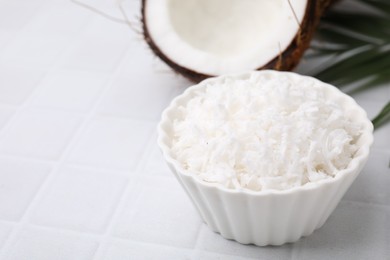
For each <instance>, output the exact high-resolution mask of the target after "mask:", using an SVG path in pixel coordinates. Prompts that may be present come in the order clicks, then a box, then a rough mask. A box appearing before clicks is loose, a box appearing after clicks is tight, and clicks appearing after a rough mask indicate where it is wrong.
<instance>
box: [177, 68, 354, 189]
mask: <svg viewBox="0 0 390 260" xmlns="http://www.w3.org/2000/svg"><path fill="white" fill-rule="evenodd" d="M275 75H276V74H251V76H250V77H248V78H245V79H239V78H234V79H233V78H230V79H229V78H226V79H225V80H223V81H208V82H207V83H206V85H205V86H203V87H202V88H199V89H197V90H196V91H194V93H193V95H192V98H191V99H189V100H188V102H186V104H184V105H182V106H179V107H178V116H177V118H176V119H175V120H174V122H173V135H174V136H173V140H172V145H171V152H172V154H173V156H174V158H175V159H176V160H177V161H178V162H179V163H180V164H181V166H182V167H183V168H184V169H186V170H187V171H188V172H190V173H191V174H195V175H197V176H198V177H199V178H201V179H202V180H204V181H206V182H212V183H220V184H222V185H224V186H225V187H227V188H231V189H242V188H244V189H250V190H254V191H260V190H269V189H274V190H285V189H290V188H292V187H297V186H302V185H305V184H307V183H312V182H318V181H321V180H323V179H328V178H333V177H334V176H335V175H336V174H337V172H339V171H340V170H342V169H345V168H346V167H347V166H348V164H349V162H350V161H351V160H352V158H353V156H354V154H355V152H356V150H357V146H356V144H355V143H356V141H357V139H358V138H359V136H360V134H361V126H360V125H359V124H357V123H354V122H353V121H352V120H351V119H350V118H349V117H347V116H346V111H344V109H343V107H342V104H339V103H338V102H337V100H332V99H331V98H329V97H327V94H326V88H329V86H327V85H325V84H319V83H320V82H318V81H315V80H313V79H311V78H308V77H292V76H288V74H278V76H275Z"/></svg>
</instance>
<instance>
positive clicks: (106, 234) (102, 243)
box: [92, 133, 154, 260]
mask: <svg viewBox="0 0 390 260" xmlns="http://www.w3.org/2000/svg"><path fill="white" fill-rule="evenodd" d="M150 137H153V133H150ZM152 141H154V140H153V139H150V141H149V142H148V143H147V144H146V149H145V150H144V152H143V153H142V156H141V159H140V162H145V161H146V158H147V155H148V154H149V151H150V150H151V147H152ZM143 166H144V163H138V165H137V167H136V169H135V171H134V173H135V174H134V179H133V181H129V182H128V183H127V184H126V185H125V188H124V189H123V192H122V194H121V196H120V198H119V200H118V203H117V205H116V208H115V209H114V210H113V214H112V215H111V219H110V220H109V222H108V224H107V226H106V230H105V232H104V234H103V236H102V239H101V241H100V244H99V246H98V248H97V250H96V251H95V254H94V256H93V258H92V259H93V260H95V259H99V258H101V257H102V254H103V250H104V249H105V248H106V246H107V245H108V241H109V238H110V234H111V232H112V231H113V229H114V225H115V223H116V220H117V219H118V218H119V215H120V213H121V212H122V209H123V207H124V204H125V203H126V198H127V196H128V194H129V192H130V188H131V187H132V186H133V185H135V184H136V183H138V182H139V180H140V178H141V171H142V169H143ZM115 239H121V238H118V237H115ZM124 240H126V239H124ZM126 241H131V240H126Z"/></svg>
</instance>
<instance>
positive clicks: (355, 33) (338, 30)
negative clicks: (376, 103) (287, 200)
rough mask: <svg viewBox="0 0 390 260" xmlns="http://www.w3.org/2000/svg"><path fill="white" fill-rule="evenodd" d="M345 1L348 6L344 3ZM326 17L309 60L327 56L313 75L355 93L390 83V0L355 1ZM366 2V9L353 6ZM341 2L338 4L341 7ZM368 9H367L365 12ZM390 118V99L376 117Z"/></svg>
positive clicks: (377, 120)
mask: <svg viewBox="0 0 390 260" xmlns="http://www.w3.org/2000/svg"><path fill="white" fill-rule="evenodd" d="M343 4H344V6H343ZM349 4H350V5H349V6H348V3H347V4H345V3H341V5H342V6H343V7H344V8H342V7H341V8H337V9H336V8H332V9H330V10H329V11H328V13H327V14H326V15H325V16H324V17H323V18H322V20H321V23H320V25H319V28H318V30H317V33H316V36H315V39H314V40H313V41H312V44H311V48H310V50H309V51H308V52H307V54H306V56H305V57H306V59H307V60H310V59H318V58H323V59H324V58H327V59H326V61H325V62H323V63H322V65H321V66H319V67H317V68H314V69H313V70H312V71H311V72H310V73H309V74H311V75H312V76H315V77H317V78H319V79H321V80H323V81H326V82H329V83H332V84H335V85H337V86H340V87H341V88H343V87H347V86H351V85H353V86H354V88H353V89H352V90H351V91H349V94H353V93H356V92H359V91H368V90H369V89H371V88H374V87H376V86H380V85H383V84H390V1H389V0H354V1H349ZM356 5H357V6H359V5H360V6H362V5H364V6H365V7H366V8H364V9H363V8H360V9H359V8H351V7H354V6H356ZM337 6H338V5H336V7H337ZM362 10H364V11H362ZM388 121H390V102H388V103H387V104H386V105H385V107H384V108H383V109H382V111H381V112H380V113H379V114H378V115H377V116H376V117H375V118H374V119H373V123H374V125H375V127H379V126H380V125H383V124H384V123H385V122H388Z"/></svg>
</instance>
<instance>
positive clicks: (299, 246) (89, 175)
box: [0, 0, 390, 260]
mask: <svg viewBox="0 0 390 260" xmlns="http://www.w3.org/2000/svg"><path fill="white" fill-rule="evenodd" d="M112 2H113V1H112V0H98V1H92V0H89V4H91V5H93V6H95V7H98V8H100V9H102V10H105V11H106V12H108V13H110V14H112V15H115V16H117V17H120V13H119V12H118V9H117V8H116V7H115V5H114V4H113V3H112ZM125 7H126V10H127V11H128V12H129V16H130V17H131V18H132V19H133V20H134V17H136V15H139V1H135V0H134V1H130V0H128V1H127V2H126V3H125ZM373 29H374V28H373ZM303 65H305V63H304V62H303ZM189 85H191V83H190V82H188V81H186V80H184V79H183V78H181V77H180V76H176V75H174V74H173V73H172V72H170V70H169V69H168V68H167V67H165V66H164V65H162V64H161V63H160V61H159V60H158V59H156V58H153V55H152V54H151V52H150V51H149V50H148V48H147V47H146V46H145V45H144V44H143V42H142V39H141V37H140V36H139V35H136V34H134V33H133V32H132V31H131V30H130V29H129V28H128V27H127V26H125V25H122V24H118V23H114V22H111V21H109V20H107V19H105V18H102V17H101V16H99V15H97V14H95V13H92V12H90V11H88V10H86V9H83V8H81V7H80V6H77V5H75V4H73V3H71V2H70V1H68V0H52V1H49V0H47V1H45V0H0V259H26V260H35V259H37V260H41V259H43V260H46V259H47V260H49V259H50V260H53V259H54V260H55V259H72V260H73V259H81V260H84V259H85V260H88V259H108V260H111V259H254V258H257V259H259V258H260V259H389V258H388V257H389V256H390V188H389V187H390V169H389V158H390V131H389V130H390V125H387V126H386V127H383V128H381V129H379V130H378V131H376V132H375V138H376V139H375V143H374V146H373V150H372V153H371V156H370V158H369V161H368V164H367V166H366V167H365V169H364V171H363V172H362V173H361V175H360V176H359V177H358V179H357V180H356V182H355V183H354V184H353V186H352V187H351V189H350V190H349V191H348V193H347V194H346V196H345V197H344V199H343V200H342V202H341V203H340V205H339V206H338V207H337V209H336V210H335V212H334V213H333V214H332V215H331V217H330V218H329V220H328V221H327V223H326V224H325V225H324V226H323V228H321V229H320V230H318V231H316V232H315V233H314V234H313V235H312V236H310V237H308V238H303V239H301V240H300V241H299V242H297V243H295V244H288V245H284V246H281V247H264V248H261V247H255V246H244V245H240V244H238V243H236V242H233V241H227V240H225V239H223V238H222V237H220V236H219V235H218V234H215V233H213V232H211V231H210V230H209V229H208V228H207V226H205V225H204V224H203V223H202V222H201V220H200V218H199V216H198V215H197V214H196V212H195V210H194V209H193V207H192V205H191V204H190V201H189V200H188V199H187V197H186V195H185V194H184V192H183V191H182V189H181V187H180V186H179V184H178V182H177V181H176V180H175V179H174V177H173V175H172V174H171V173H170V172H169V170H168V169H167V167H166V166H165V164H164V162H163V160H162V158H161V155H160V153H159V151H158V148H157V145H156V124H157V122H158V120H159V115H160V113H161V111H162V109H163V108H164V107H166V106H167V104H168V103H169V101H170V100H171V99H172V98H173V97H174V96H176V95H178V94H180V93H181V92H182V91H183V90H184V89H185V88H186V87H188V86H189ZM389 86H390V85H386V86H383V87H380V88H377V89H375V90H373V91H371V92H366V93H361V94H359V95H357V96H354V97H355V98H356V100H357V101H358V103H359V104H361V105H362V106H363V107H364V108H365V109H366V110H367V112H368V114H369V116H370V117H372V116H373V115H375V114H376V113H377V112H378V111H379V109H380V108H381V106H383V105H384V104H385V103H386V101H388V100H389V99H390V87H389Z"/></svg>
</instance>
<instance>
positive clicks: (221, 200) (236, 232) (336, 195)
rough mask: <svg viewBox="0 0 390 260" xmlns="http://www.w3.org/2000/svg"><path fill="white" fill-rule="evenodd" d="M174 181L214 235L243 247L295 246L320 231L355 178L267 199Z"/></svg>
mask: <svg viewBox="0 0 390 260" xmlns="http://www.w3.org/2000/svg"><path fill="white" fill-rule="evenodd" d="M177 177H179V179H180V180H179V181H180V183H181V184H182V186H183V188H184V189H185V190H186V191H187V194H188V195H189V196H190V198H191V200H192V202H193V203H194V205H195V207H196V208H197V209H198V211H199V213H200V215H201V217H202V218H203V220H204V221H205V222H206V223H207V224H208V225H209V226H210V228H211V229H212V230H213V231H216V232H218V233H220V234H221V235H222V236H223V237H225V238H227V239H234V240H236V241H238V242H240V243H242V244H255V245H259V246H265V245H281V244H284V243H288V242H295V241H297V240H298V239H299V238H301V237H302V236H308V235H310V234H311V233H313V231H314V230H315V229H317V228H319V227H321V226H322V225H323V224H324V222H325V221H326V219H327V218H328V217H329V215H330V214H331V213H332V211H333V210H334V208H335V207H336V206H337V205H338V203H339V202H340V199H341V197H342V196H343V195H344V193H345V191H346V190H347V189H348V187H349V186H350V185H351V183H352V181H353V180H354V178H355V177H356V175H355V176H354V175H352V174H351V175H349V176H346V178H343V179H340V182H338V183H337V184H336V183H332V185H323V186H321V187H316V188H315V189H311V190H302V191H298V192H294V193H291V194H272V195H267V196H248V195H247V194H243V193H226V192H224V191H222V190H218V189H215V188H214V187H209V186H204V185H201V184H200V183H198V182H195V181H194V179H193V178H190V177H188V176H185V175H179V176H177Z"/></svg>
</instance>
